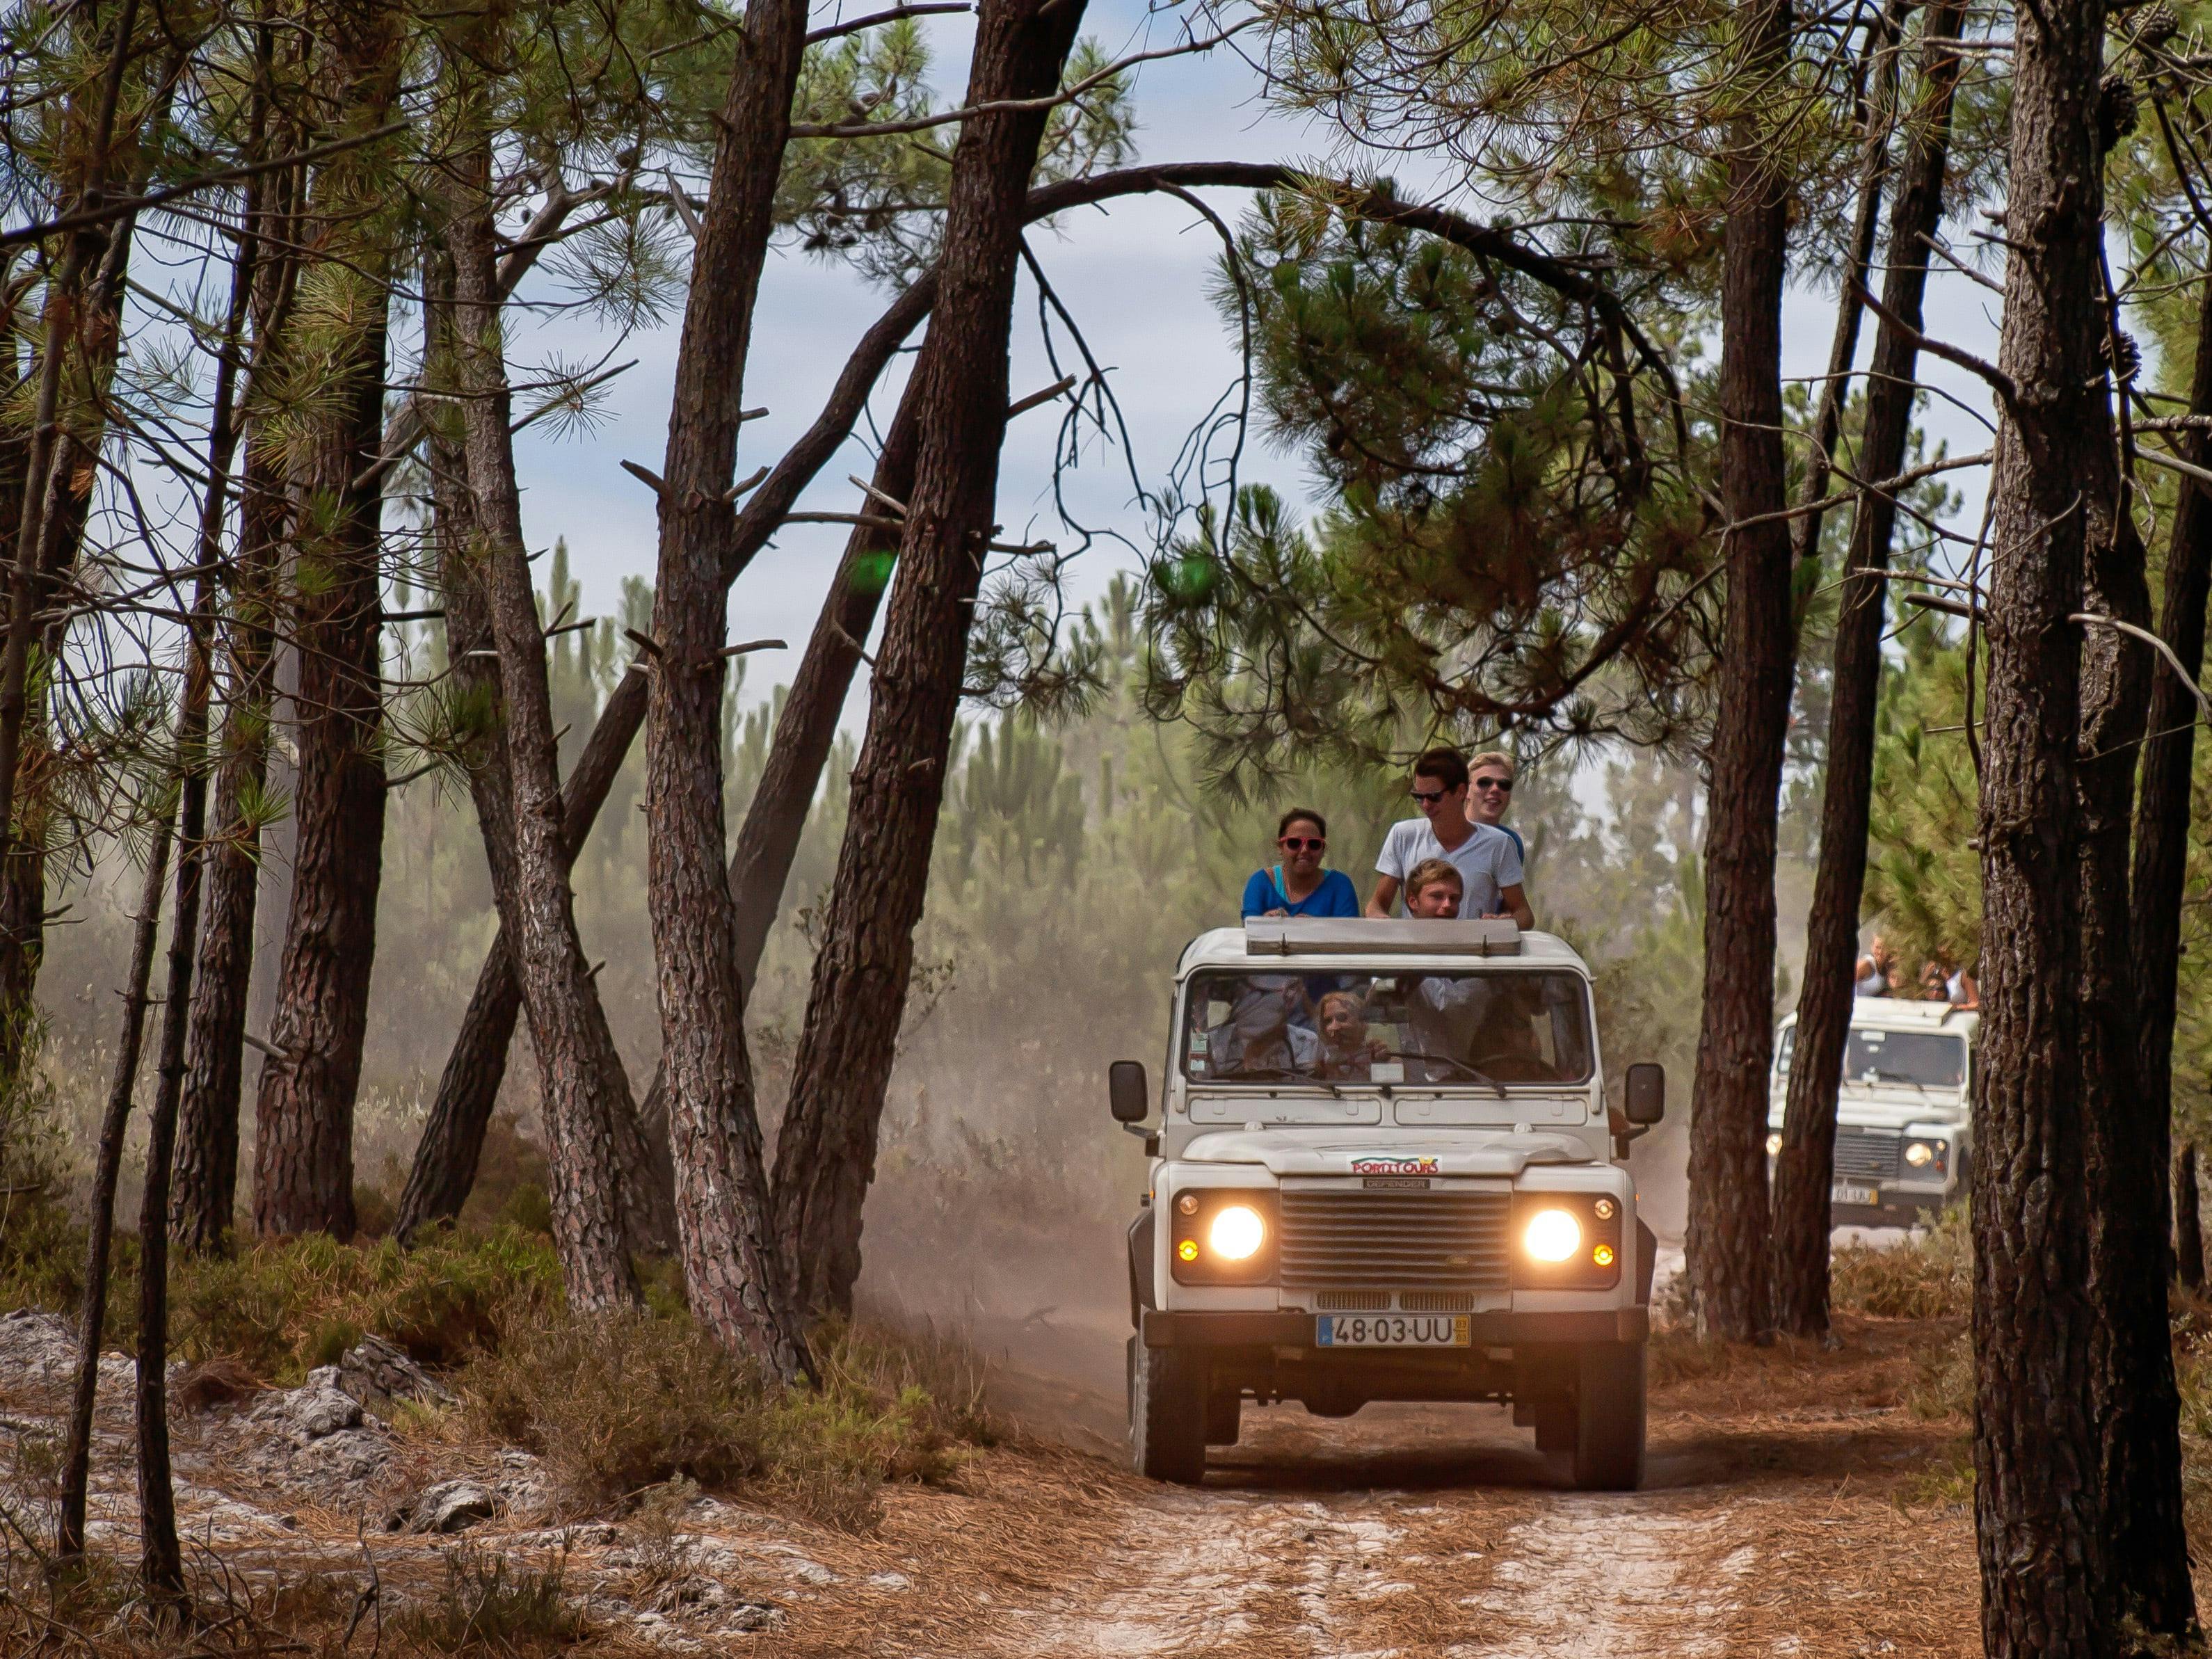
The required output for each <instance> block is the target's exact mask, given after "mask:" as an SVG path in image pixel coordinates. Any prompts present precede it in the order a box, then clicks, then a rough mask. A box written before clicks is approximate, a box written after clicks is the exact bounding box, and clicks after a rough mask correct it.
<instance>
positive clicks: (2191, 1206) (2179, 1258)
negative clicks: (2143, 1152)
mask: <svg viewBox="0 0 2212 1659" xmlns="http://www.w3.org/2000/svg"><path fill="white" fill-rule="evenodd" d="M2173 1276H2174V1277H2175V1278H2176V1279H2179V1280H2180V1281H2181V1282H2182V1283H2183V1284H2184V1285H2186V1286H2188V1287H2189V1288H2190V1289H2191V1290H2192V1291H2201V1290H2203V1288H2204V1223H2203V1218H2202V1215H2201V1214H2200V1206H2199V1203H2198V1200H2197V1143H2196V1142H2195V1141H2193V1140H2185V1141H2183V1142H2182V1143H2181V1150H2180V1151H2179V1152H2176V1153H2175V1154H2174V1155H2173Z"/></svg>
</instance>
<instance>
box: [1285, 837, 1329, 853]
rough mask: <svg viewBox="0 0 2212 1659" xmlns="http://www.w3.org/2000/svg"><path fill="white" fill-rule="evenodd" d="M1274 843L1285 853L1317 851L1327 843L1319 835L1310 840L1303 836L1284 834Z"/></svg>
mask: <svg viewBox="0 0 2212 1659" xmlns="http://www.w3.org/2000/svg"><path fill="white" fill-rule="evenodd" d="M1275 845H1276V846H1278V847H1279V848H1282V849H1283V850H1284V851H1285V852H1287V853H1308V852H1311V853H1318V852H1320V851H1321V849H1322V848H1324V847H1326V846H1328V842H1325V841H1323V840H1322V838H1321V837H1320V836H1314V837H1312V839H1310V840H1309V839H1308V838H1307V837H1305V836H1284V837H1283V838H1282V840H1280V841H1279V842H1276V843H1275Z"/></svg>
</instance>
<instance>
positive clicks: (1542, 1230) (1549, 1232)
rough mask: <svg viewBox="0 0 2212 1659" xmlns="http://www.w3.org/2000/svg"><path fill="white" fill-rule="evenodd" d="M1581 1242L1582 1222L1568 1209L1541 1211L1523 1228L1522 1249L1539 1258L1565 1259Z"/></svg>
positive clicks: (1572, 1253)
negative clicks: (1567, 1210)
mask: <svg viewBox="0 0 2212 1659" xmlns="http://www.w3.org/2000/svg"><path fill="white" fill-rule="evenodd" d="M1582 1244H1583V1225H1582V1223H1581V1222H1579V1221H1577V1220H1576V1219H1575V1218H1574V1217H1573V1216H1571V1215H1570V1214H1569V1213H1568V1212H1566V1211H1565V1210H1539V1211H1537V1212H1536V1213H1535V1214H1534V1215H1532V1216H1530V1217H1529V1218H1528V1225H1527V1226H1526V1227H1524V1228H1522V1230H1521V1248H1522V1249H1524V1250H1526V1251H1527V1252H1528V1255H1529V1256H1530V1257H1531V1258H1532V1259H1533V1260H1534V1261H1545V1262H1553V1261H1565V1260H1567V1258H1568V1257H1570V1256H1571V1255H1574V1254H1575V1252H1576V1251H1577V1250H1579V1249H1582Z"/></svg>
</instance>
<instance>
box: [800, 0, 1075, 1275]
mask: <svg viewBox="0 0 2212 1659" xmlns="http://www.w3.org/2000/svg"><path fill="white" fill-rule="evenodd" d="M1082 12H1083V5H1082V3H1081V0H1046V3H1043V4H1039V3H1036V0H985V3H983V4H982V5H981V7H980V8H979V9H978V12H977V16H976V33H975V58H974V60H973V67H972V69H971V70H970V74H969V88H968V101H969V103H970V104H975V105H981V104H987V103H992V102H996V101H1000V100H1028V99H1036V98H1039V97H1042V96H1044V95H1046V94H1049V93H1050V92H1051V91H1052V90H1053V88H1054V87H1055V86H1056V85H1057V84H1058V83H1059V79H1060V71H1061V69H1062V67H1063V66H1064V64H1066V58H1067V53H1068V51H1069V49H1070V47H1071V46H1073V44H1074V40H1075V31H1076V29H1077V27H1079V24H1080V22H1081V20H1082ZM1044 119H1045V118H1044V115H1043V112H1041V111H1036V110H1013V111H994V112H992V113H990V114H987V115H982V116H979V117H977V118H975V120H972V121H969V122H967V123H965V124H963V126H962V128H961V131H960V142H959V143H958V145H957V148H956V149H954V151H953V158H952V182H951V196H950V198H949V202H948V204H947V209H946V213H945V252H944V253H943V255H942V257H941V259H940V262H939V268H940V270H941V272H942V275H941V277H940V289H939V298H938V306H937V313H936V316H935V318H934V319H933V321H932V322H931V324H930V329H929V336H928V338H927V340H926V341H924V343H923V344H922V349H921V360H920V362H918V363H917V364H916V365H915V380H914V386H913V389H912V390H911V392H909V393H908V397H909V398H910V399H911V400H912V403H913V406H914V410H915V427H916V430H917V433H918V435H919V443H920V448H919V451H918V453H917V456H916V459H915V489H914V494H913V495H912V496H911V497H910V498H909V501H908V509H909V510H908V513H907V514H906V519H905V523H904V526H903V529H902V536H901V539H900V554H899V563H898V573H897V575H896V578H895V580H894V584H893V587H892V591H891V597H890V612H889V615H888V616H887V617H886V618H885V622H884V638H883V644H882V647H881V649H880V650H879V652H878V658H877V666H876V674H875V680H874V695H873V697H872V701H871V703H870V706H869V709H868V729H867V735H866V738H865V739H864V740H863V741H862V744H861V746H860V764H859V765H858V766H857V767H856V768H855V769H854V773H853V803H852V814H851V817H850V820H849V822H848V826H847V829H846V832H845V841H844V845H843V847H842V848H841V849H840V851H839V854H838V859H837V876H836V885H835V887H834V888H833V889H832V891H831V896H830V900H829V919H828V930H827V935H826V938H825V939H824V941H823V946H822V949H821V951H820V953H819V954H818V955H817V957H816V958H815V963H814V979H813V984H812V987H811V991H810V993H809V994H808V998H807V1006H806V1023H805V1028H804V1030H802V1032H801V1034H800V1036H799V1054H798V1057H797V1060H796V1061H795V1062H794V1065H793V1085H792V1096H791V1103H790V1105H789V1107H788V1108H787V1110H786V1113H785V1116H784V1123H783V1131H782V1133H781V1135H780V1136H779V1137H778V1139H777V1145H776V1183H775V1196H776V1231H777V1237H778V1239H779V1240H780V1242H781V1247H782V1253H783V1259H784V1260H785V1261H787V1262H789V1263H790V1264H792V1267H793V1271H794V1272H795V1273H798V1274H799V1285H798V1291H799V1299H800V1302H801V1304H802V1305H803V1306H805V1307H807V1308H809V1309H812V1310H823V1311H836V1312H843V1311H848V1310H850V1308H851V1305H852V1294H853V1285H854V1280H855V1279H858V1277H859V1276H860V1210H861V1205H862V1202H863V1200H865V1199H866V1196H867V1191H868V1186H869V1183H870V1182H872V1180H873V1179H874V1176H875V1160H876V1137H877V1131H878V1126H879V1125H880V1123H881V1121H882V1117H883V1104H884V1088H885V1086H886V1085H887V1084H888V1083H889V1081H890V1065H891V1056H892V1052H893V1047H894V1045H895V1043H896V1040H897V1036H898V1026H899V1020H900V1017H901V1015H902V1012H904V1009H905V1005H906V991H907V980H908V974H909V972H910V971H911V969H912V967H913V963H914V927H915V922H916V921H919V920H920V918H921V907H922V898H923V890H924V888H925V886H926V884H927V878H928V873H929V853H930V848H931V845H932V843H933V841H934V840H935V838H936V834H937V818H938V810H939V805H940V803H941V802H942V800H943V798H944V792H945V764H946V762H947V758H948V757H949V755H950V751H951V738H952V726H953V722H954V720H955V718H956V716H957V714H958V712H959V707H960V688H961V683H962V678H963V671H964V670H965V668H966V666H967V654H968V634H969V625H970V623H972V621H973V619H974V604H975V596H976V593H977V591H978V588H979V587H980V586H981V580H982V574H983V562H984V557H985V551H986V548H985V544H986V543H987V542H988V541H989V539H990V536H991V532H992V531H993V528H994V526H993V521H992V508H993V506H994V501H995V498H996V495H997V491H998V481H999V451H1000V444H1001V442H1002V441H1003V440H1004V438H1005V435H1006V349H1007V347H1006V342H1007V331H1008V328H1009V327H1010V325H1011V324H1012V307H1013V294H1014V277H1015V268H1016V261H1017V259H1018V255H1019V252H1020V246H1021V236H1022V228H1023V220H1024V215H1023V212H1022V203H1023V192H1024V189H1025V187H1026V185H1027V184H1028V180H1029V175H1030V170H1031V168H1033V167H1035V166H1036V152H1037V144H1038V142H1039V140H1040V138H1041V137H1042V134H1043V131H1044Z"/></svg>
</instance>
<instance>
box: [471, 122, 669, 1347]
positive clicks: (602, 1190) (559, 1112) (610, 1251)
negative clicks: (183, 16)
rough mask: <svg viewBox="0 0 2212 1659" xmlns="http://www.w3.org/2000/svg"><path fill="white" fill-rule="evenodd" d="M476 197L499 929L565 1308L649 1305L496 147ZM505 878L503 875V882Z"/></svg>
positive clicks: (474, 350)
mask: <svg viewBox="0 0 2212 1659" xmlns="http://www.w3.org/2000/svg"><path fill="white" fill-rule="evenodd" d="M466 164H467V165H469V167H470V172H471V176H470V177H468V178H467V179H465V180H464V181H463V188H464V189H465V190H466V191H468V192H469V193H470V195H471V197H473V199H472V200H471V201H470V202H468V203H467V204H465V205H464V207H463V208H462V210H460V211H459V213H457V214H456V215H455V216H454V217H453V221H452V222H451V224H450V226H449V227H448V232H447V234H448V237H449V240H450V245H451V247H452V251H453V297H454V306H453V321H454V328H453V339H454V351H453V365H454V368H453V373H454V377H455V379H456V380H457V381H458V382H459V389H460V392H461V394H462V396H461V408H462V416H463V422H464V427H465V432H466V434H467V457H466V458H467V462H468V479H469V493H470V497H471V505H472V507H473V509H474V511H473V513H472V514H471V518H472V520H473V522H474V526H475V530H476V535H475V536H474V538H472V539H471V543H470V544H468V546H467V547H466V548H465V549H461V548H455V547H453V546H448V547H447V549H446V556H447V557H448V558H451V557H453V556H454V555H455V554H456V553H457V552H458V553H461V554H463V556H465V558H466V559H467V561H468V562H469V563H470V564H471V565H472V566H474V567H475V568H474V569H472V570H471V571H470V572H469V573H468V574H467V576H466V577H465V579H464V580H463V581H462V582H461V583H454V582H453V580H452V578H451V577H450V576H449V577H448V586H468V587H475V586H477V585H478V584H481V586H482V588H483V593H484V596H485V599H486V601H487V605H488V612H489V614H488V615H487V617H485V621H486V623H488V624H489V629H490V631H491V634H492V636H493V638H494V641H495V650H496V652H497V653H498V655H497V660H498V668H497V673H498V676H499V688H500V693H501V696H500V702H499V705H498V708H499V714H498V719H499V721H500V725H501V741H500V742H499V743H498V744H496V745H495V760H497V759H501V758H503V760H504V763H505V766H506V770H507V783H508V788H507V791H506V794H507V802H508V805H509V807H510V810H511V812H512V817H511V819H510V821H509V823H508V825H507V835H508V837H509V840H510V848H511V850H510V855H509V856H508V858H507V859H506V860H503V861H502V862H503V863H504V864H505V866H507V867H506V868H505V870H504V871H503V872H502V871H501V870H499V869H498V868H496V867H495V872H494V873H495V891H496V893H497V895H498V899H499V910H500V918H501V926H502V928H503V930H504V932H505V933H507V935H508V936H509V937H510V938H512V939H514V941H515V944H516V948H515V950H514V952H513V955H514V957H515V969H516V972H515V977H516V979H517V981H519V983H520V986H521V989H522V1000H523V1006H524V1008H525V1009H526V1011H527V1013H528V1016H529V1019H530V1041H531V1046H532V1048H534V1049H535V1050H536V1052H537V1055H538V1091H539V1099H540V1103H541V1105H540V1109H541V1110H542V1112H543V1114H544V1121H545V1131H546V1134H545V1139H546V1144H547V1147H548V1150H549V1152H550V1154H551V1158H550V1166H551V1167H550V1176H551V1182H552V1188H553V1191H552V1194H551V1196H552V1200H553V1231H554V1239H555V1242H556V1244H557V1246H558V1247H559V1250H560V1255H561V1263H562V1275H563V1278H564V1279H565V1280H566V1283H567V1286H568V1305H569V1306H570V1307H571V1308H574V1309H577V1310H596V1309H602V1308H611V1307H616V1306H620V1305H623V1304H629V1303H635V1302H637V1301H638V1300H639V1299H640V1297H639V1294H638V1287H637V1280H636V1277H635V1274H634V1273H632V1272H631V1269H630V1263H629V1254H628V1252H627V1250H626V1249H625V1240H624V1237H623V1225H622V1218H621V1217H622V1205H621V1202H620V1200H619V1197H618V1192H619V1188H620V1187H621V1185H622V1182H621V1176H622V1170H621V1168H620V1164H619V1161H618V1159H617V1152H616V1130H615V1125H616V1123H617V1121H627V1122H629V1123H631V1124H635V1121H636V1112H635V1109H634V1107H633V1106H632V1104H631V1101H630V1096H629V1079H627V1078H626V1077H625V1076H624V1075H623V1064H622V1056H621V1055H620V1054H618V1053H617V1052H616V1049H615V1040H614V1033H613V1032H612V1031H611V1030H609V1029H608V1025H607V1017H606V1011H605V1008H604V1007H602V1006H600V1002H599V993H598V991H597V989H596V988H595V987H594V986H593V984H592V973H591V964H590V963H588V962H587V961H586V959H585V957H584V947H583V943H582V941H581V939H580V938H579V937H578V934H577V932H576V916H575V899H574V894H573V893H572V892H571V891H570V890H569V886H568V862H569V861H568V856H567V848H566V845H565V842H564V838H563V836H562V804H561V761H560V750H559V746H558V745H559V740H558V738H556V734H555V731H554V725H553V704H552V694H551V691H550V688H549V686H548V684H547V681H546V676H545V635H544V624H543V623H540V622H539V620H538V607H537V602H536V599H535V597H534V595H533V594H532V590H531V582H530V556H529V554H528V552H527V550H526V549H525V548H524V545H523V540H522V498H521V495H520V491H519V490H518V489H517V487H516V484H515V477H514V447H513V436H512V435H511V434H510V432H509V430H508V421H509V415H510V398H509V395H508V390H507V366H506V360H505V356H504V352H503V349H502V347H501V341H500V325H499V312H500V301H499V298H498V295H497V294H496V292H495V285H494V276H493V270H494V259H495V254H494V237H493V232H492V226H491V206H490V194H489V191H490V184H491V151H490V147H489V142H486V143H483V144H482V145H481V146H480V147H478V148H476V149H473V150H472V152H471V155H470V156H469V157H468V158H467V163H466ZM502 873H503V874H504V876H505V879H504V880H503V881H501V880H498V879H497V877H498V876H500V875H501V874H502Z"/></svg>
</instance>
